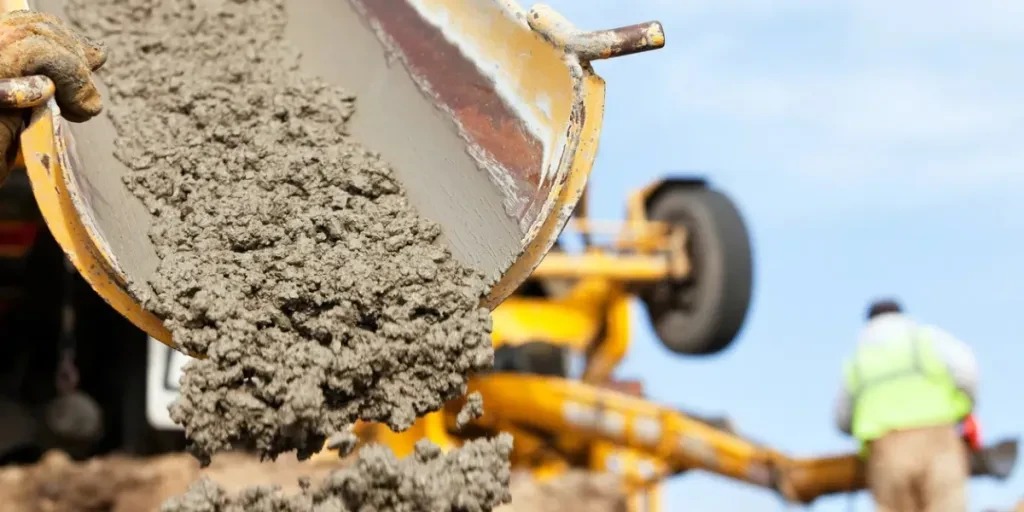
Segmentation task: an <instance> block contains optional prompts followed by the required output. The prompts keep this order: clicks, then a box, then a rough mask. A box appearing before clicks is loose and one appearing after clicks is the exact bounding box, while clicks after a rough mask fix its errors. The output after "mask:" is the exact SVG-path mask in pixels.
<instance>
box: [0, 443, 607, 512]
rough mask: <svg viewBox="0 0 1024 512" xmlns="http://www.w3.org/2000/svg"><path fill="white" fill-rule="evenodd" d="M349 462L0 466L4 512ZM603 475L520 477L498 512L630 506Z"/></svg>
mask: <svg viewBox="0 0 1024 512" xmlns="http://www.w3.org/2000/svg"><path fill="white" fill-rule="evenodd" d="M343 463H344V461H339V462H338V463H336V464H335V463H329V462H324V461H318V460H315V461H307V462H298V461H296V459H295V457H291V456H288V455H284V456H282V457H280V458H279V459H278V460H277V461H275V462H264V463H260V462H259V461H258V459H257V458H256V457H253V456H250V455H246V454H239V453H225V454H221V455H217V456H215V457H214V458H213V463H212V464H211V465H210V467H208V468H205V469H202V470H201V469H200V468H199V463H198V462H197V461H196V459H195V458H194V457H192V456H191V455H188V454H185V453H182V454H173V455H166V456H160V457H153V458H148V459H132V458H128V457H120V456H110V457H104V458H97V459H92V460H89V461H86V462H80V463H79V462H74V461H71V460H70V459H68V457H67V456H65V455H64V454H62V453H57V452H52V453H49V454H47V455H46V456H45V457H44V459H43V460H42V461H41V462H40V463H39V464H36V465H34V466H25V467H10V468H3V469H0V504H3V507H2V508H3V510H4V511H5V512H149V511H157V510H159V508H160V504H161V503H163V502H164V501H165V500H166V499H167V498H170V497H172V496H177V495H180V494H183V493H184V492H185V490H186V489H187V488H188V486H189V484H191V483H192V482H194V481H195V480H197V479H198V478H199V477H200V476H202V475H205V476H209V477H210V478H211V479H213V480H214V481H216V482H217V483H219V484H220V485H222V486H223V487H224V488H225V489H226V490H228V491H230V492H235V491H240V490H241V489H243V488H245V487H249V486H253V485H278V486H281V488H282V489H283V490H284V491H285V492H290V493H291V492H297V491H298V490H299V486H298V478H299V477H303V476H305V477H309V478H311V479H312V480H313V481H316V480H319V479H321V478H323V477H324V476H326V475H327V474H328V473H329V472H330V471H331V470H332V469H333V468H336V467H338V466H340V465H341V464H343ZM604 478H605V477H595V476H593V475H587V474H580V473H578V474H570V475H567V476H566V477H563V478H560V479H558V480H555V481H553V482H548V483H545V484H537V483H536V482H534V481H532V479H530V478H529V477H528V476H526V475H524V474H521V473H519V474H514V475H513V478H512V504H510V505H506V506H503V507H499V508H498V509H496V512H527V511H529V512H547V511H551V512H572V511H587V512H619V511H624V510H625V503H624V501H623V498H622V497H621V496H620V495H618V494H617V493H615V492H614V491H612V490H611V489H613V488H614V487H615V486H614V484H611V485H609V482H607V481H605V480H604Z"/></svg>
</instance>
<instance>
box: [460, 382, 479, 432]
mask: <svg viewBox="0 0 1024 512" xmlns="http://www.w3.org/2000/svg"><path fill="white" fill-rule="evenodd" d="M483 415H484V397H483V395H481V394H480V392H479V391H476V392H474V393H471V394H470V395H469V396H467V397H466V405H463V406H462V410H460V411H459V414H458V416H456V417H455V427H456V428H460V429H461V428H462V427H464V426H466V425H468V424H469V422H471V421H473V420H475V419H477V418H479V417H481V416H483Z"/></svg>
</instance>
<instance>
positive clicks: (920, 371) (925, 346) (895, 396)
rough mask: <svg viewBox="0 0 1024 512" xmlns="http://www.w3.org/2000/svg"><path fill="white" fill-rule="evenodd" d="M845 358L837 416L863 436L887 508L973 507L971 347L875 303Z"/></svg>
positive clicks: (874, 487) (906, 511)
mask: <svg viewBox="0 0 1024 512" xmlns="http://www.w3.org/2000/svg"><path fill="white" fill-rule="evenodd" d="M867 316H868V323H867V326H866V327H865V328H864V330H863V331H862V332H861V334H860V338H859V339H858V340H857V348H856V351H855V353H854V355H853V357H852V358H850V360H848V361H847V362H846V364H845V367H844V371H843V385H842V389H841V392H840V393H839V399H838V403H837V404H836V422H837V424H838V426H839V428H840V430H842V431H843V432H845V433H847V434H850V435H853V436H854V437H855V438H857V439H858V440H859V441H860V442H861V443H862V449H863V452H862V453H863V454H864V455H865V456H866V470H867V481H868V488H869V489H870V491H871V494H872V495H873V497H874V500H875V503H876V505H877V507H878V510H879V511H882V512H916V511H921V512H925V511H927V512H940V511H949V512H965V511H966V510H967V480H968V478H969V474H970V468H969V458H968V457H969V452H968V450H967V447H966V445H965V442H964V441H963V439H962V438H961V436H960V433H959V431H958V425H959V423H960V422H961V421H962V420H963V419H964V418H966V417H967V416H968V415H970V413H971V411H972V409H973V407H974V401H975V396H976V393H977V378H978V376H977V372H978V370H977V364H976V362H975V359H974V355H973V353H972V352H971V350H970V349H969V348H968V347H967V346H966V345H964V344H963V343H962V342H960V341H959V340H957V339H956V338H954V337H953V336H951V335H949V334H948V333H946V332H944V331H942V330H940V329H938V328H936V327H933V326H928V325H921V324H918V323H917V322H915V321H914V320H912V319H910V318H908V317H907V316H905V315H904V314H903V312H902V308H901V307H900V305H899V304H898V303H897V302H896V301H893V300H883V301H878V302H875V303H873V304H872V305H871V307H870V308H869V311H868V315H867Z"/></svg>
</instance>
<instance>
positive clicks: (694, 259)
mask: <svg viewBox="0 0 1024 512" xmlns="http://www.w3.org/2000/svg"><path fill="white" fill-rule="evenodd" d="M647 218H648V219H649V220H651V221H660V222H668V223H672V224H676V225H682V226H684V227H685V228H686V229H687V235H688V236H687V238H688V240H687V247H686V254H687V257H688V258H689V260H690V265H691V271H690V275H689V276H688V277H687V278H686V279H683V280H672V281H663V282H660V283H656V284H653V285H650V286H645V287H644V288H643V289H641V290H639V291H638V294H637V295H638V296H639V297H640V299H641V300H642V301H643V303H644V305H645V306H646V308H647V314H648V317H649V318H650V321H651V324H652V325H653V327H654V330H655V332H656V333H657V335H658V338H659V339H660V340H661V342H662V344H663V345H665V347H666V348H668V349H669V350H671V351H673V352H676V353H678V354H686V355H710V354H715V353H718V352H721V351H722V350H724V349H725V348H726V347H728V346H729V344H731V343H732V341H733V339H734V338H735V337H736V335H737V334H738V333H739V331H740V328H742V327H743V322H744V321H745V320H746V316H747V311H748V309H749V306H750V299H751V295H752V291H753V275H754V272H753V255H752V254H751V247H750V237H749V234H748V232H747V227H746V224H745V223H744V222H743V217H742V216H741V215H740V212H739V210H738V209H737V208H736V206H735V205H734V204H733V203H732V201H731V200H730V199H729V198H728V197H726V196H725V195H724V194H722V193H720V192H717V191H714V190H710V189H707V188H703V187H694V186H679V185H672V184H669V185H667V186H665V187H664V188H663V189H662V190H660V191H658V192H655V194H654V195H653V196H652V197H651V198H650V200H649V202H648V207H647Z"/></svg>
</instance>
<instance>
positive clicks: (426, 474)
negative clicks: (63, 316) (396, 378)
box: [161, 434, 512, 512]
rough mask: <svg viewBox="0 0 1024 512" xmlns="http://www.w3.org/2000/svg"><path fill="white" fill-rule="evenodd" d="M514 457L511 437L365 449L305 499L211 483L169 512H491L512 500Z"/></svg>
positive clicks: (170, 505) (176, 501)
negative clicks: (407, 449)
mask: <svg viewBox="0 0 1024 512" xmlns="http://www.w3.org/2000/svg"><path fill="white" fill-rule="evenodd" d="M511 450H512V436H510V435H508V434H502V435H501V436H499V437H497V438H495V439H489V440H488V439H481V440H476V441H471V442H469V443H466V444H465V445H463V446H462V447H460V448H456V449H453V450H451V451H449V452H448V453H447V454H442V453H441V449H440V448H438V447H437V446H435V445H433V444H431V443H430V442H428V441H426V440H423V441H420V442H419V443H417V445H416V451H415V453H414V454H413V455H412V456H409V457H406V458H404V459H397V458H395V455H394V454H393V453H391V451H390V450H388V449H386V448H384V447H383V446H379V445H371V446H367V447H364V448H363V449H362V450H360V452H359V456H358V458H357V459H356V462H355V464H354V465H353V466H351V467H347V468H343V469H339V470H337V471H334V472H333V473H331V474H330V475H328V476H327V478H326V479H324V480H323V482H321V483H320V484H319V485H317V486H313V485H311V484H310V483H309V482H308V481H307V482H303V483H302V486H303V489H302V492H300V493H299V494H295V495H286V494H284V493H282V492H280V491H279V490H278V489H276V488H274V487H267V486H261V487H253V488H249V489H245V490H243V491H242V492H241V493H239V494H237V495H234V496H231V495H229V494H228V493H227V492H225V491H224V490H223V489H221V488H220V487H219V486H218V485H217V484H216V483H214V482H213V481H212V480H209V479H207V478H204V479H202V480H200V481H198V482H196V483H195V484H193V485H192V487H191V488H189V490H188V492H187V493H185V494H184V495H183V496H180V497H176V498H172V499H170V500H168V501H166V502H165V503H164V505H163V507H162V508H161V512H314V511H316V512H319V511H328V510H330V511H335V512H348V511H360V512H376V511H408V512H421V511H422V512H449V511H450V512H484V511H490V510H493V509H494V508H495V507H497V506H499V505H502V504H505V503H509V502H510V501H511V495H510V494H509V491H508V485H509V478H510V470H509V464H508V457H509V454H510V452H511Z"/></svg>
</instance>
